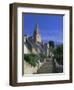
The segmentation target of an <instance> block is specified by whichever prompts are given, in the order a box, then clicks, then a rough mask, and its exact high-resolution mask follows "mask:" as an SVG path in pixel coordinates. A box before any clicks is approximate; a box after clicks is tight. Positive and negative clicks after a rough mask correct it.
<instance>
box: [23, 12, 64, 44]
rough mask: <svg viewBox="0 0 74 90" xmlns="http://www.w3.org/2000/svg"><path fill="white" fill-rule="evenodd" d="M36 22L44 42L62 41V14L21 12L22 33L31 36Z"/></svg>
mask: <svg viewBox="0 0 74 90" xmlns="http://www.w3.org/2000/svg"><path fill="white" fill-rule="evenodd" d="M36 24H38V25H39V32H40V35H41V38H42V40H43V41H44V42H48V41H50V40H51V41H54V42H56V43H63V15H50V14H49V15H44V14H41V15H40V14H32V13H30V14H23V29H24V35H25V34H27V35H28V36H32V35H33V32H34V30H35V26H36Z"/></svg>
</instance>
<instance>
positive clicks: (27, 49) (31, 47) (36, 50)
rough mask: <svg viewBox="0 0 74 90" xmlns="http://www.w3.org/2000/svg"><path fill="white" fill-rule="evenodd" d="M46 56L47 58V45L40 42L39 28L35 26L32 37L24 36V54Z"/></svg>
mask: <svg viewBox="0 0 74 90" xmlns="http://www.w3.org/2000/svg"><path fill="white" fill-rule="evenodd" d="M25 53H26V54H29V53H33V54H40V53H41V54H46V55H47V56H49V43H44V42H43V41H42V38H41V35H40V32H39V26H38V24H36V26H35V30H34V32H33V36H30V37H28V36H27V35H24V54H25Z"/></svg>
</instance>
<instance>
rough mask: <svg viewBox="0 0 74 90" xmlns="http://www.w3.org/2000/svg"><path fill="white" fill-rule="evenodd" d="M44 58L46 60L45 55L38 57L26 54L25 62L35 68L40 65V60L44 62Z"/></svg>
mask: <svg viewBox="0 0 74 90" xmlns="http://www.w3.org/2000/svg"><path fill="white" fill-rule="evenodd" d="M44 58H46V55H44V54H39V55H36V54H24V60H25V61H26V62H28V63H29V64H31V65H32V66H34V67H35V66H36V65H38V63H39V60H40V61H43V60H44Z"/></svg>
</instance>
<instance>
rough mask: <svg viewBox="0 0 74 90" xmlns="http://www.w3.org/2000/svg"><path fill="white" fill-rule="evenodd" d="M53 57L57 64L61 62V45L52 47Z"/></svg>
mask: <svg viewBox="0 0 74 90" xmlns="http://www.w3.org/2000/svg"><path fill="white" fill-rule="evenodd" d="M54 58H56V60H57V62H58V63H59V64H63V45H59V46H57V47H56V48H55V49H54Z"/></svg>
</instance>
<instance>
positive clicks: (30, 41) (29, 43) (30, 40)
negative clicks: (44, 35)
mask: <svg viewBox="0 0 74 90" xmlns="http://www.w3.org/2000/svg"><path fill="white" fill-rule="evenodd" d="M25 45H26V46H27V48H28V49H29V50H30V51H31V50H32V48H34V49H35V50H36V51H37V50H38V49H39V50H40V53H44V52H45V48H44V47H45V46H44V45H43V43H35V42H34V39H33V37H28V38H27V40H26V43H25ZM37 52H38V51H37Z"/></svg>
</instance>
